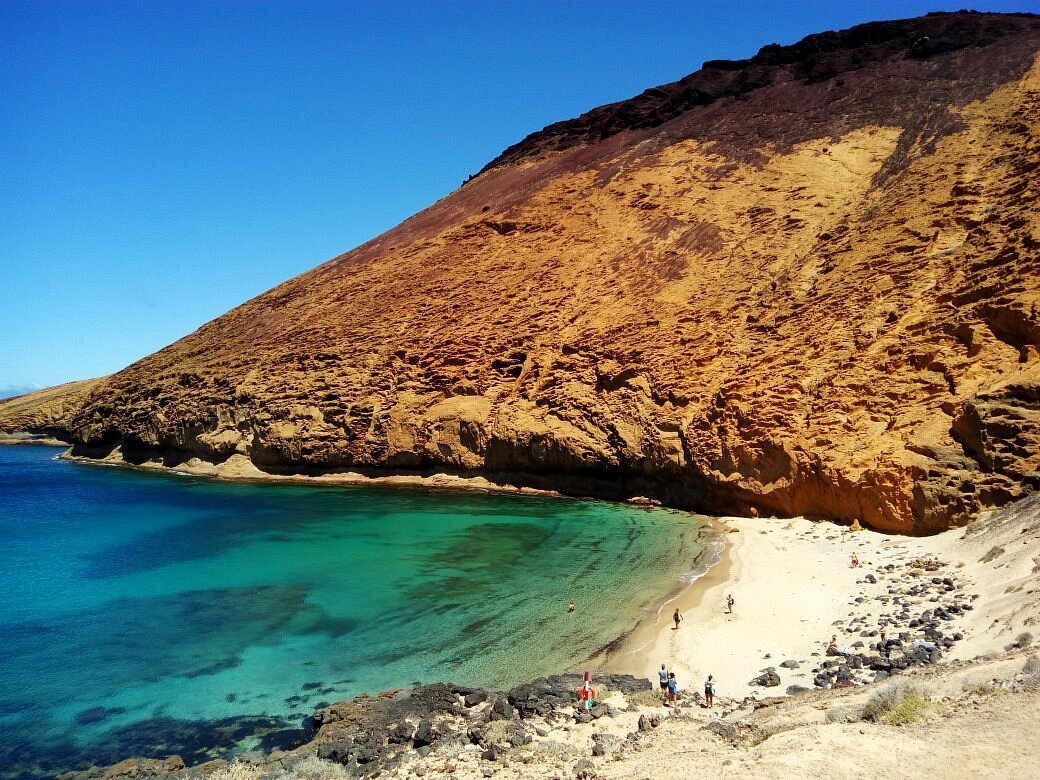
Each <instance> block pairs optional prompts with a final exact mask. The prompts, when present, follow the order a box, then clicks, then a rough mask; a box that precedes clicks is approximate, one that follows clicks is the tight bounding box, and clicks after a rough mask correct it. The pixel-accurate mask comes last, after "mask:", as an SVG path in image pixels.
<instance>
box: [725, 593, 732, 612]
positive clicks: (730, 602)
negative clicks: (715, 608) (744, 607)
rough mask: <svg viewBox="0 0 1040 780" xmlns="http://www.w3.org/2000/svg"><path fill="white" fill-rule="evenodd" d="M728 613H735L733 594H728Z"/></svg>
mask: <svg viewBox="0 0 1040 780" xmlns="http://www.w3.org/2000/svg"><path fill="white" fill-rule="evenodd" d="M726 614H727V615H732V614H733V594H732V593H731V594H730V595H728V596H726Z"/></svg>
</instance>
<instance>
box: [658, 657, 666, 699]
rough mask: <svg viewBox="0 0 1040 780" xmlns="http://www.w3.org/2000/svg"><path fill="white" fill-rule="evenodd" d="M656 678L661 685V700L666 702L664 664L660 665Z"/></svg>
mask: <svg viewBox="0 0 1040 780" xmlns="http://www.w3.org/2000/svg"><path fill="white" fill-rule="evenodd" d="M657 677H658V679H659V680H660V683H661V700H662V701H668V668H667V667H666V666H665V665H664V664H661V671H659V672H658V673H657Z"/></svg>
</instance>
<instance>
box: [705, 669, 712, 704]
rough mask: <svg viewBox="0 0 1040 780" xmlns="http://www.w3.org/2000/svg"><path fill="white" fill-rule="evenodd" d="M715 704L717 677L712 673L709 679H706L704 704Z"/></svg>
mask: <svg viewBox="0 0 1040 780" xmlns="http://www.w3.org/2000/svg"><path fill="white" fill-rule="evenodd" d="M714 705H715V678H714V677H712V676H711V675H710V674H709V675H708V679H707V680H705V681H704V706H705V707H713V706H714Z"/></svg>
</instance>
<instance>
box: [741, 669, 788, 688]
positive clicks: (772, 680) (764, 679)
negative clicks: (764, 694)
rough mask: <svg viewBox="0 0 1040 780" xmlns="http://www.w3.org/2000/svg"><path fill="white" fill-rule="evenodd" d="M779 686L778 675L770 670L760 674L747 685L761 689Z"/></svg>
mask: <svg viewBox="0 0 1040 780" xmlns="http://www.w3.org/2000/svg"><path fill="white" fill-rule="evenodd" d="M779 684H780V675H778V674H777V673H776V670H774V669H772V668H769V669H766V670H765V671H763V672H762V674H760V675H759V676H758V677H756V678H755V679H753V680H752V681H751V682H749V683H748V685H753V686H761V687H763V688H775V687H776V686H778V685H779Z"/></svg>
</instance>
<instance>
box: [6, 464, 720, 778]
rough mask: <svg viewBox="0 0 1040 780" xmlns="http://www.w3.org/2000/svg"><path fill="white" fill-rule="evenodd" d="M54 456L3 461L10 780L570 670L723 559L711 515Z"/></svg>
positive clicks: (290, 732) (236, 743)
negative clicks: (226, 476)
mask: <svg viewBox="0 0 1040 780" xmlns="http://www.w3.org/2000/svg"><path fill="white" fill-rule="evenodd" d="M59 452H60V450H58V449H55V448H48V447H35V446H33V447H0V539H2V544H0V594H2V599H0V777H4V778H16V777H17V778H20V777H38V776H52V775H53V774H55V773H57V772H60V771H65V770H68V769H71V768H79V767H83V766H89V765H90V764H91V763H97V764H104V763H110V762H112V761H115V760H118V759H120V758H123V757H126V756H128V755H149V754H151V755H156V756H163V757H164V756H165V755H167V754H170V753H179V754H180V755H182V756H183V757H184V758H185V759H186V760H188V761H189V763H190V762H191V761H192V760H196V761H201V760H205V759H206V758H207V757H209V756H213V755H218V754H222V753H224V754H226V753H227V752H228V751H243V750H247V749H250V748H253V747H258V748H262V749H269V748H272V747H274V746H277V745H280V744H292V741H293V740H294V739H299V738H300V737H301V732H300V731H299V729H300V727H301V724H302V723H303V722H304V719H305V718H306V716H307V715H309V714H310V713H311V712H312V711H313V709H314V708H315V707H317V706H320V705H322V704H323V703H329V702H333V701H339V700H342V699H345V698H349V697H352V696H355V695H356V694H358V693H359V692H362V691H367V692H371V693H375V692H378V691H380V690H383V689H387V688H392V687H400V686H408V685H412V684H415V683H426V682H436V681H444V680H450V681H453V682H458V683H463V684H481V685H494V686H507V685H510V684H513V683H517V682H520V681H523V680H527V679H531V678H534V677H537V676H540V675H543V674H551V673H558V672H563V671H576V670H580V669H581V668H582V665H583V664H585V663H586V662H587V661H588V659H589V658H590V657H593V656H595V655H596V654H597V651H599V650H600V649H601V648H603V647H604V646H606V645H608V644H609V643H610V642H611V641H612V640H615V639H616V638H617V637H618V636H620V635H622V634H624V633H625V632H627V631H629V630H631V628H632V627H633V625H634V624H635V622H636V620H637V619H638V618H639V616H641V615H642V616H649V617H651V618H653V616H654V615H655V614H656V612H657V610H658V608H659V606H660V604H661V603H662V601H663V600H664V597H665V596H666V595H667V594H669V593H673V592H675V591H676V590H677V589H679V588H680V587H682V583H683V582H684V579H685V580H688V579H689V577H690V572H691V571H693V570H694V569H696V567H697V565H698V562H701V564H702V565H703V559H704V557H705V550H706V549H714V544H713V542H712V537H711V533H710V530H709V529H708V527H707V526H706V524H705V523H704V521H703V518H698V517H696V516H693V515H690V514H686V513H680V512H673V511H669V510H663V509H644V508H639V507H634V506H627V505H619V504H611V503H605V502H597V501H575V500H564V499H555V498H549V497H539V496H521V495H500V494H486V493H478V492H449V491H428V490H420V489H400V488H393V489H391V488H380V487H316V486H310V485H306V486H304V485H295V484H263V485H257V484H242V483H230V482H216V481H207V480H201V479H196V478H191V477H183V476H175V475H156V474H147V473H140V472H133V471H128V470H122V469H117V468H110V467H101V466H90V465H83V464H75V463H70V462H67V461H62V460H58V459H57V455H58V454H59ZM570 599H573V600H574V601H575V602H576V604H577V610H576V611H575V612H574V613H573V614H568V613H567V610H566V607H567V602H568V600H570Z"/></svg>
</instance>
